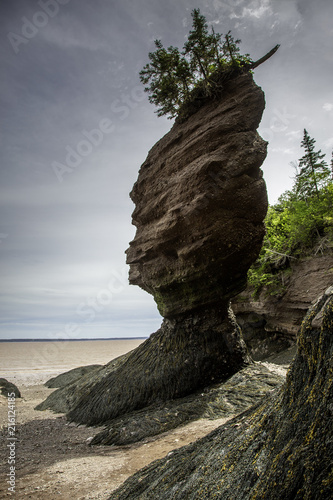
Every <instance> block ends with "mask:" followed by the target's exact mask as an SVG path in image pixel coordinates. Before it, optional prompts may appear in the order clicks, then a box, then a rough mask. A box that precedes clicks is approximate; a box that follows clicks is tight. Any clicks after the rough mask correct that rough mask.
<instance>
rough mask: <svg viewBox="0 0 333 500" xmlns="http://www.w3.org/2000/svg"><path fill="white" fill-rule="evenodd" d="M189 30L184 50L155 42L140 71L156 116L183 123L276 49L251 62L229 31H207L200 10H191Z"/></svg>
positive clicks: (277, 46)
mask: <svg viewBox="0 0 333 500" xmlns="http://www.w3.org/2000/svg"><path fill="white" fill-rule="evenodd" d="M191 15H192V21H193V22H192V29H191V30H190V32H189V34H188V37H187V40H186V42H185V44H184V47H183V49H182V50H181V51H180V50H179V48H178V47H173V46H170V47H168V48H165V47H164V46H163V44H162V41H161V40H155V42H154V43H155V47H156V50H155V51H154V52H150V53H149V55H148V56H149V59H150V62H149V63H148V64H146V65H145V66H144V68H143V69H142V70H141V72H140V79H141V82H142V83H143V84H144V85H146V87H145V91H146V92H148V94H149V97H148V99H149V101H150V102H151V103H152V104H155V105H156V106H157V107H158V109H157V114H158V116H163V115H167V116H168V118H174V117H177V119H178V121H183V120H185V119H186V118H187V117H188V116H190V115H191V114H192V113H193V112H195V111H196V110H197V109H198V108H199V107H200V106H201V105H202V104H204V103H205V102H206V100H207V99H211V98H218V97H219V96H220V95H221V93H222V92H223V82H225V81H226V80H229V79H231V78H233V77H235V76H237V75H238V74H240V73H242V72H246V71H247V72H248V71H251V70H252V69H254V68H255V67H257V66H258V65H259V64H262V63H263V62H264V61H266V60H267V59H268V58H269V57H271V55H273V54H274V53H275V52H276V50H277V49H278V48H279V45H276V46H275V47H274V48H273V49H272V50H271V51H270V52H269V53H268V54H266V55H265V56H264V57H263V58H261V59H259V60H258V61H256V62H254V61H253V60H252V59H251V57H250V55H249V54H241V53H240V48H239V44H240V43H241V40H238V39H237V40H235V39H234V38H233V36H232V34H231V31H228V33H227V34H226V35H224V36H223V35H222V34H219V33H216V32H215V30H214V28H213V27H211V30H210V31H209V28H208V24H207V22H206V19H205V17H204V16H203V15H202V14H201V13H200V9H194V10H193V11H192V13H191Z"/></svg>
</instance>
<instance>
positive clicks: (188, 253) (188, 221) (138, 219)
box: [127, 74, 267, 318]
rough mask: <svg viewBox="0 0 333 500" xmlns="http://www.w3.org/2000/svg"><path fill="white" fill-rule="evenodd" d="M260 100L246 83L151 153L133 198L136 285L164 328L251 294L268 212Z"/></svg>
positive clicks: (235, 85)
mask: <svg viewBox="0 0 333 500" xmlns="http://www.w3.org/2000/svg"><path fill="white" fill-rule="evenodd" d="M264 105H265V103H264V96H263V92H262V91H261V89H260V88H259V87H257V86H256V85H255V84H254V82H253V80H252V76H251V75H249V74H244V75H242V76H239V77H238V78H237V79H235V80H232V81H231V82H229V83H228V84H226V88H225V91H224V96H223V99H222V100H221V101H219V102H216V101H215V102H212V103H211V104H209V105H206V106H204V107H203V108H201V109H200V110H199V111H198V112H197V113H196V114H195V115H193V116H192V117H191V118H190V119H189V120H187V121H186V122H185V123H183V124H175V125H174V127H173V128H172V129H171V131H170V132H169V133H168V134H167V135H166V136H165V137H163V139H161V140H160V141H159V142H158V143H157V144H156V145H155V146H154V147H153V148H152V149H151V151H150V152H149V155H148V157H147V159H146V161H145V162H144V164H143V165H142V167H141V169H140V172H139V177H138V180H137V182H136V183H135V185H134V187H133V190H132V192H131V198H132V200H133V202H134V203H135V205H136V207H135V210H134V212H133V224H134V225H135V226H136V227H137V232H136V235H135V238H134V240H133V241H132V242H131V243H130V247H129V249H128V250H127V262H128V263H129V264H130V274H129V279H130V283H132V284H136V285H139V286H140V287H141V288H143V289H144V290H146V291H147V292H149V293H151V294H152V295H153V296H154V299H155V301H156V303H157V306H158V308H159V311H160V313H161V315H162V316H164V317H166V318H170V317H174V316H176V315H179V314H183V313H186V312H188V311H193V310H194V309H196V308H198V307H202V306H207V305H210V304H219V305H220V304H221V302H225V303H226V302H227V301H228V300H229V298H230V297H232V296H234V295H235V294H237V293H239V292H240V291H241V290H242V289H243V288H244V287H245V284H246V273H247V270H248V268H249V266H250V265H251V263H252V262H253V261H254V260H255V259H256V257H257V255H258V252H259V251H260V247H261V243H262V238H263V234H264V226H263V219H264V217H265V214H266V210H267V199H266V187H265V183H264V181H263V179H262V172H261V170H260V166H261V164H262V162H263V160H264V159H265V156H266V142H265V141H263V140H262V139H261V137H260V136H259V135H258V134H257V132H256V129H257V127H258V125H259V122H260V119H261V115H262V112H263V109H264Z"/></svg>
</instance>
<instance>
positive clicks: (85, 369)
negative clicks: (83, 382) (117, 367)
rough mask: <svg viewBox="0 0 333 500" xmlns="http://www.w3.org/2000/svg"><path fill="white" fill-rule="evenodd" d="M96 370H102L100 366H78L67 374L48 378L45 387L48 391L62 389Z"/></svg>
mask: <svg viewBox="0 0 333 500" xmlns="http://www.w3.org/2000/svg"><path fill="white" fill-rule="evenodd" d="M97 368H102V365H88V366H80V367H79V368H73V369H72V370H69V371H68V372H65V373H61V374H60V375H58V376H57V377H53V378H50V380H48V381H47V382H45V384H44V385H45V386H46V387H48V388H49V389H55V388H58V387H64V386H65V385H68V384H72V383H73V382H75V380H78V379H79V378H80V377H83V375H86V374H87V373H90V374H91V373H92V372H93V371H95V370H97Z"/></svg>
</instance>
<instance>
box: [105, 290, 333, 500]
mask: <svg viewBox="0 0 333 500" xmlns="http://www.w3.org/2000/svg"><path fill="white" fill-rule="evenodd" d="M332 397H333V287H330V288H329V289H328V290H327V291H326V292H325V293H324V294H323V295H322V296H321V297H320V299H318V301H317V302H316V303H315V304H314V305H313V306H312V307H311V308H310V309H309V311H308V313H307V315H306V317H305V318H304V320H303V323H302V326H301V329H300V332H299V338H298V351H297V355H296V357H295V359H294V361H293V364H292V366H291V369H290V371H289V373H288V375H287V380H286V382H285V384H284V385H283V387H282V388H281V389H280V390H277V391H275V392H273V394H272V395H271V396H270V397H268V398H267V399H266V401H265V402H263V403H259V404H258V405H256V406H254V407H252V408H251V409H249V410H247V411H245V412H244V413H242V414H241V415H240V416H238V417H236V418H235V419H233V420H231V421H229V422H228V423H227V424H225V425H223V426H221V427H219V428H218V429H216V430H215V431H213V432H212V433H211V434H209V435H208V436H206V437H204V438H203V439H201V440H199V441H197V442H195V443H192V444H190V445H189V446H186V447H183V448H181V449H179V450H175V451H173V452H171V453H169V454H168V456H167V457H166V458H163V459H161V460H157V461H155V462H153V463H152V464H150V465H148V466H147V467H145V468H144V469H142V470H141V471H139V472H138V473H136V474H134V475H133V476H132V477H130V478H129V479H128V480H127V481H125V483H124V484H123V485H122V486H121V487H120V488H119V489H118V490H116V491H115V492H113V493H112V495H111V496H110V497H109V498H110V500H116V499H117V500H122V499H123V500H125V499H127V500H129V499H142V500H144V499H156V498H158V499H161V500H163V499H165V500H167V499H170V498H173V499H175V500H177V499H179V500H180V499H183V498H186V499H197V498H200V499H211V498H219V499H223V500H236V499H237V500H250V499H251V500H255V499H256V500H259V499H260V500H264V499H267V500H281V499H282V498H283V500H294V499H299V500H301V499H309V500H310V499H311V500H312V499H316V500H327V499H328V498H332V497H333V475H332V462H333V425H332V416H333V415H332V413H333V407H332Z"/></svg>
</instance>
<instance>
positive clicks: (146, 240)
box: [42, 73, 267, 425]
mask: <svg viewBox="0 0 333 500" xmlns="http://www.w3.org/2000/svg"><path fill="white" fill-rule="evenodd" d="M264 105H265V101H264V95H263V92H262V90H261V89H260V88H259V87H258V86H257V85H256V84H255V83H254V82H253V78H252V75H251V74H249V73H246V74H242V75H240V76H238V77H236V78H234V79H232V80H231V81H229V82H226V83H225V87H224V93H223V96H222V97H221V98H220V99H219V100H215V101H212V102H208V103H206V104H205V105H204V106H203V107H202V108H201V109H199V110H198V111H197V112H196V113H195V114H193V115H192V116H191V117H190V118H189V119H188V120H187V121H185V122H184V123H176V124H175V125H174V126H173V127H172V129H171V130H170V132H169V133H168V134H166V135H165V136H164V137H163V138H162V139H161V140H160V141H159V142H158V143H157V144H156V145H155V146H154V147H153V148H152V149H151V151H150V152H149V155H148V157H147V160H146V161H145V162H144V164H143V165H142V167H141V169H140V172H139V177H138V180H137V182H136V183H135V185H134V188H133V191H132V193H131V197H132V199H133V201H134V203H135V204H136V207H135V210H134V213H133V223H134V224H135V225H136V227H137V232H136V236H135V238H134V240H133V241H132V242H131V243H130V248H129V249H128V250H127V262H128V263H129V265H130V275H129V279H130V283H132V284H136V285H139V286H141V287H142V288H143V289H144V290H146V291H148V292H149V293H151V294H152V295H153V297H154V299H155V301H156V303H157V306H158V308H159V311H160V313H161V315H162V316H163V317H164V321H163V323H162V326H161V328H160V329H159V330H158V331H157V332H155V333H154V334H152V335H151V336H150V338H149V339H147V340H146V341H145V342H144V343H142V344H141V345H140V346H139V347H138V348H137V349H135V350H134V351H133V352H132V353H131V354H130V355H129V356H128V358H127V359H126V361H125V362H124V363H122V364H121V366H119V367H118V368H117V370H114V371H112V372H111V373H108V374H107V375H103V376H101V377H100V378H99V379H98V380H96V378H94V382H93V383H91V382H89V383H87V384H85V386H84V387H83V388H82V387H81V389H82V391H81V392H80V396H79V397H75V396H74V397H73V385H72V386H69V387H68V390H67V389H66V388H64V389H63V390H62V400H63V401H64V400H66V401H68V398H67V397H66V393H67V392H68V391H70V392H71V397H70V399H71V404H70V405H69V411H68V418H69V419H70V420H72V421H75V422H78V423H83V424H88V425H98V424H101V423H105V422H109V421H110V420H112V419H114V418H117V417H119V416H121V415H124V414H126V413H129V412H131V411H134V410H138V409H140V408H144V407H146V406H148V405H150V404H153V403H155V402H156V401H166V400H169V399H173V398H181V397H184V396H186V395H188V394H191V393H193V392H195V391H196V390H199V389H201V388H204V387H206V386H209V385H211V384H215V383H218V382H220V381H222V380H225V379H226V378H228V377H230V376H231V375H233V374H234V373H236V372H237V371H239V370H240V369H241V368H242V367H244V366H245V365H246V364H248V363H250V362H251V360H250V358H249V356H248V354H247V349H246V347H245V344H244V342H243V340H242V335H241V332H240V329H239V327H238V325H237V323H236V322H235V318H234V316H233V314H232V313H231V312H230V311H229V312H228V304H229V300H230V298H231V297H233V296H234V295H235V294H237V293H239V292H240V291H241V290H243V289H244V287H245V286H246V274H247V270H248V268H249V266H250V265H251V264H252V263H253V262H254V260H255V259H256V258H257V256H258V253H259V251H260V247H261V244H262V239H263V236H264V223H263V219H264V217H265V214H266V210H267V196H266V187H265V183H264V181H263V179H262V172H261V170H260V166H261V164H262V162H263V160H264V158H265V156H266V142H265V141H263V140H262V139H261V138H260V136H259V135H258V133H257V132H256V129H257V127H258V125H259V122H260V119H261V116H262V112H263V109H264ZM95 373H96V372H95ZM52 397H53V398H56V397H57V395H56V394H55V395H52ZM42 407H43V408H45V407H49V408H52V409H55V406H54V405H53V403H50V400H49V401H48V402H46V405H42Z"/></svg>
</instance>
